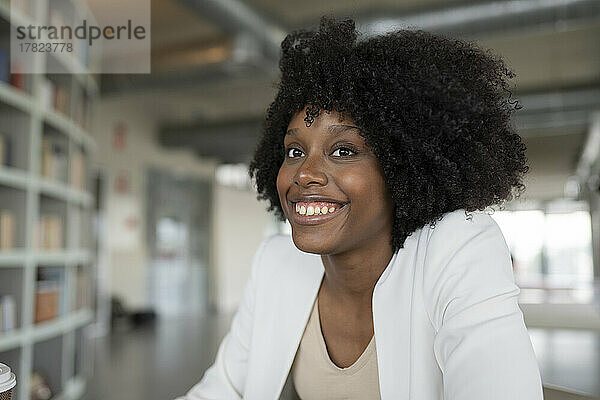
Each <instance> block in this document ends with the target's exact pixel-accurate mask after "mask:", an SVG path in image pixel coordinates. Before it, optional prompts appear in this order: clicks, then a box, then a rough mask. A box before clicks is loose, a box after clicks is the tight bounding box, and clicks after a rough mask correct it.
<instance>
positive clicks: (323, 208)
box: [290, 201, 348, 225]
mask: <svg viewBox="0 0 600 400" xmlns="http://www.w3.org/2000/svg"><path fill="white" fill-rule="evenodd" d="M290 203H291V204H290V208H291V209H292V210H294V212H293V213H291V214H292V219H293V220H294V222H295V223H297V224H300V225H317V224H321V223H324V222H327V221H330V220H331V219H332V218H335V217H337V216H338V215H340V214H341V213H342V212H345V211H346V210H347V209H348V208H347V204H348V203H333V202H327V201H298V202H290Z"/></svg>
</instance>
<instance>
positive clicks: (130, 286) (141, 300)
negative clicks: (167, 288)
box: [93, 98, 273, 312]
mask: <svg viewBox="0 0 600 400" xmlns="http://www.w3.org/2000/svg"><path fill="white" fill-rule="evenodd" d="M158 118H159V117H158V116H157V114H156V113H153V112H152V111H150V110H148V108H147V107H143V106H140V105H139V103H138V102H137V101H135V99H132V98H130V99H126V98H109V99H102V100H101V101H100V102H99V105H98V107H97V109H96V110H95V117H94V124H93V134H94V136H95V138H96V140H97V144H98V149H97V152H96V156H95V163H96V165H97V167H98V168H100V169H101V170H102V172H103V174H104V177H105V184H106V193H105V195H106V197H105V204H106V209H105V211H106V218H105V223H106V225H105V237H104V238H103V239H104V240H105V243H106V246H105V247H106V248H105V250H104V254H102V255H101V259H103V260H105V265H104V266H102V265H101V266H100V267H101V268H102V267H104V271H103V273H104V274H105V278H106V283H107V285H106V286H107V288H106V289H107V290H108V291H109V293H110V294H116V295H119V296H121V297H122V298H123V299H124V300H125V302H126V305H127V306H130V307H144V306H147V305H148V298H149V293H148V288H147V283H148V277H149V274H148V272H149V271H148V261H149V257H148V249H147V246H146V243H145V237H146V233H145V229H146V225H145V216H146V211H145V210H146V185H147V184H149V182H146V170H147V168H148V167H150V166H153V167H157V168H160V169H162V170H166V171H171V172H173V173H175V174H181V175H185V176H195V177H199V178H208V179H210V180H212V181H213V182H214V171H215V168H216V163H215V162H214V161H212V160H201V159H200V158H198V157H197V156H196V155H195V154H194V153H193V152H192V151H190V150H187V149H184V150H167V149H164V148H162V147H160V146H159V145H158V144H157V142H156V140H155V138H156V132H157V127H158ZM120 122H123V123H125V125H126V126H127V145H126V148H125V150H123V151H120V152H119V151H115V150H114V149H113V146H112V140H113V134H114V130H115V127H116V125H117V124H118V123H120ZM123 171H127V173H128V174H129V177H130V185H131V190H130V193H129V194H127V195H122V194H119V193H117V192H116V191H115V178H116V177H117V176H118V175H119V174H122V173H123ZM212 207H213V210H212V215H213V220H212V227H213V235H212V238H211V240H212V243H211V249H212V254H211V257H210V259H211V260H210V267H211V272H210V275H211V277H210V279H211V282H209V285H210V295H211V296H213V298H211V299H209V302H210V303H211V304H212V305H213V306H214V307H216V308H217V309H218V310H219V311H223V312H231V311H234V310H235V309H236V308H237V305H238V303H239V301H240V297H241V294H242V290H243V287H244V284H245V282H246V280H247V278H248V275H249V271H250V263H251V259H252V256H253V255H254V252H255V251H256V247H257V246H258V244H259V243H260V241H261V240H262V238H263V237H264V236H265V235H267V234H268V233H269V232H272V230H273V218H272V217H271V216H270V215H268V214H267V212H266V211H265V208H266V203H264V202H260V203H259V202H258V200H256V195H255V194H254V193H253V192H250V191H248V190H240V189H237V188H231V187H225V186H220V185H215V186H214V190H213V205H212ZM131 218H134V219H137V221H139V224H138V226H137V227H136V228H131V226H129V225H128V224H127V222H126V220H127V219H131ZM128 226H129V227H128ZM232 246H235V250H232V249H233V247H232Z"/></svg>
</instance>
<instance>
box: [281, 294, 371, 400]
mask: <svg viewBox="0 0 600 400" xmlns="http://www.w3.org/2000/svg"><path fill="white" fill-rule="evenodd" d="M292 379H293V382H294V387H295V389H296V392H297V394H298V396H300V399H302V400H321V399H344V400H353V399H357V400H358V399H361V400H364V399H380V398H381V395H380V393H379V376H378V370H377V353H376V351H375V336H373V337H372V338H371V341H370V342H369V344H368V345H367V348H366V349H365V350H364V351H363V353H362V354H361V355H360V357H359V358H358V360H356V361H355V362H354V364H352V365H350V366H349V367H347V368H340V367H338V366H337V365H335V364H334V363H333V361H331V358H329V353H328V352H327V345H326V344H325V339H323V333H322V331H321V321H320V319H319V306H318V299H317V300H315V304H314V305H313V310H312V312H311V314H310V318H309V320H308V324H307V325H306V328H305V330H304V334H303V335H302V339H301V341H300V346H299V347H298V351H297V352H296V358H295V359H294V363H293V364H292Z"/></svg>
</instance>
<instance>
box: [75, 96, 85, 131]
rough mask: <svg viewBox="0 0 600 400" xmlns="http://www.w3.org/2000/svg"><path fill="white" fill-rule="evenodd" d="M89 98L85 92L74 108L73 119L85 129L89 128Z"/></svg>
mask: <svg viewBox="0 0 600 400" xmlns="http://www.w3.org/2000/svg"><path fill="white" fill-rule="evenodd" d="M87 103H88V99H87V96H86V95H85V94H83V95H82V96H81V99H80V100H79V101H78V102H77V103H76V104H75V107H74V110H73V121H75V122H76V123H77V124H78V125H79V126H81V127H82V128H83V129H86V128H87V109H88V104H87Z"/></svg>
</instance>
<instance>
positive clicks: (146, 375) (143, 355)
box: [82, 316, 231, 400]
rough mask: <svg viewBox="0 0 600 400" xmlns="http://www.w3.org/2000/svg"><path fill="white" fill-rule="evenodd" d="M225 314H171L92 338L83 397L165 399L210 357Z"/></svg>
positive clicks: (180, 390)
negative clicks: (89, 371)
mask: <svg viewBox="0 0 600 400" xmlns="http://www.w3.org/2000/svg"><path fill="white" fill-rule="evenodd" d="M230 324H231V316H228V317H224V316H205V317H194V318H190V317H171V318H167V319H165V318H163V319H160V320H158V321H157V322H156V323H155V325H154V326H152V325H151V326H147V327H145V328H138V329H134V330H123V329H118V331H119V332H115V333H112V334H111V335H109V336H106V337H103V338H99V339H94V340H93V343H94V344H93V348H94V355H93V359H94V371H93V378H92V380H91V382H90V383H89V385H88V390H87V392H86V394H85V395H84V396H83V398H82V399H83V400H169V399H174V398H175V397H177V396H182V395H184V394H185V392H187V390H188V389H189V388H190V387H192V386H193V385H194V384H195V383H196V382H198V381H199V380H200V378H201V377H202V375H203V373H204V371H205V370H206V368H207V367H208V366H210V365H211V364H212V362H213V361H214V357H215V355H216V350H217V347H218V345H219V343H220V342H221V339H222V338H223V336H224V335H225V333H226V332H227V330H228V329H229V325H230Z"/></svg>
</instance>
